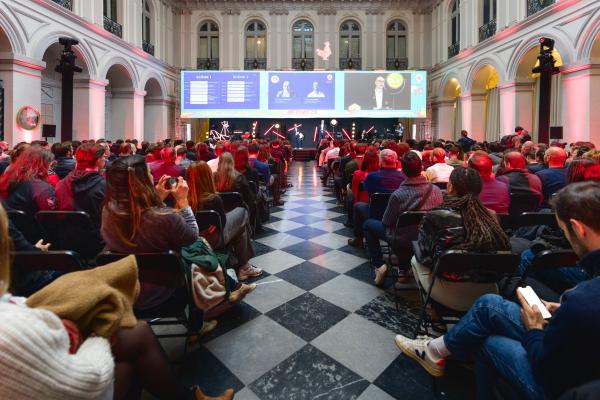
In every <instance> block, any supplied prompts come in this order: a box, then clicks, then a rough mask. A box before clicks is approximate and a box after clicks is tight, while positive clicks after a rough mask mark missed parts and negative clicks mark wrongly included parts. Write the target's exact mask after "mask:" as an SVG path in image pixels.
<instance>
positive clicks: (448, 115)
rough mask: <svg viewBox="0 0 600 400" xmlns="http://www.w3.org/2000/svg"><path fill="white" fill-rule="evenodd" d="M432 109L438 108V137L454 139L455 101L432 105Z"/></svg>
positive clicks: (443, 101)
mask: <svg viewBox="0 0 600 400" xmlns="http://www.w3.org/2000/svg"><path fill="white" fill-rule="evenodd" d="M431 106H432V107H437V119H436V121H435V124H436V127H437V137H438V138H439V139H446V140H447V139H452V136H453V132H452V125H453V119H454V100H453V99H447V100H441V101H438V102H435V103H432V105H431Z"/></svg>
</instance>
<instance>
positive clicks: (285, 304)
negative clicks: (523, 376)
mask: <svg viewBox="0 0 600 400" xmlns="http://www.w3.org/2000/svg"><path fill="white" fill-rule="evenodd" d="M289 181H290V182H291V183H292V184H293V185H294V187H292V188H290V189H288V190H287V193H286V194H285V196H284V197H283V200H284V201H285V205H284V206H283V207H276V208H275V209H273V210H272V214H271V215H272V216H273V217H274V218H272V222H271V223H269V224H267V225H266V227H265V232H264V233H262V234H261V235H258V236H257V239H256V243H255V250H256V257H255V258H254V259H252V260H251V262H252V263H253V264H254V265H256V266H259V267H261V268H263V269H264V271H265V274H264V276H262V277H260V279H258V280H256V281H255V282H256V283H257V284H258V287H257V289H256V290H255V291H254V292H253V293H251V294H250V295H249V296H247V297H246V299H245V300H244V301H243V302H242V303H241V304H240V305H238V306H236V307H234V308H233V309H231V310H229V311H228V312H227V313H226V314H224V315H223V316H221V317H220V318H219V326H218V328H217V329H216V330H215V331H213V332H211V333H210V334H208V335H207V336H206V337H204V338H203V339H202V342H201V345H200V346H199V347H197V348H195V349H193V350H192V351H189V352H188V353H187V354H186V355H185V357H184V359H183V362H182V363H181V364H180V367H179V368H180V371H181V376H182V378H183V380H184V383H186V384H189V385H191V384H199V385H200V387H202V388H203V389H205V391H206V392H207V393H208V394H211V395H214V394H217V393H218V392H220V391H222V390H223V389H225V388H226V387H232V388H234V390H235V391H236V396H235V398H236V399H237V400H251V399H252V400H256V399H261V400H270V399H273V400H275V399H294V400H303V399H322V400H324V399H330V400H334V399H339V400H348V399H359V400H384V399H430V398H431V399H433V398H448V399H468V398H473V397H474V388H473V377H472V374H470V373H468V372H467V373H465V371H464V370H463V369H462V367H461V368H460V369H459V371H458V372H453V371H452V369H451V371H450V373H449V374H448V375H449V377H447V378H444V379H441V380H438V382H436V384H435V385H434V382H433V380H432V378H431V377H429V375H427V374H426V373H425V372H424V371H423V370H422V369H420V368H419V367H418V366H416V365H415V364H414V363H413V362H411V361H410V360H409V359H407V358H406V357H405V356H404V355H402V354H401V353H400V352H399V351H398V349H397V348H396V346H395V345H394V341H393V339H394V335H395V334H396V333H405V334H410V333H411V332H412V327H413V324H414V321H415V318H416V315H417V313H418V303H416V302H415V301H414V300H409V299H407V300H406V301H401V302H400V311H398V310H397V309H396V307H395V304H394V300H393V297H392V295H390V294H389V293H387V292H386V291H384V290H381V289H379V288H377V287H375V286H374V285H373V283H372V282H373V273H372V271H371V270H370V267H369V263H368V260H367V258H366V256H365V254H364V252H363V251H362V250H356V249H354V248H352V247H351V246H348V245H347V240H348V238H349V237H351V235H352V230H351V229H348V228H346V227H345V226H344V225H343V222H344V221H345V218H344V216H343V214H342V210H341V209H340V208H336V204H335V203H336V202H335V198H334V195H333V192H332V189H331V188H329V187H323V186H322V184H321V181H320V180H319V172H318V170H317V168H316V166H315V164H314V162H307V163H294V164H293V166H292V168H291V171H290V179H289ZM412 298H413V299H414V298H415V297H414V296H413V297H412ZM434 387H435V388H436V389H435V390H434ZM436 394H437V397H436Z"/></svg>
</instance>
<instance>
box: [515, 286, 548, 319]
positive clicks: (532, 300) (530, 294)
mask: <svg viewBox="0 0 600 400" xmlns="http://www.w3.org/2000/svg"><path fill="white" fill-rule="evenodd" d="M517 291H518V292H519V293H520V294H521V296H522V297H523V298H524V299H525V301H526V302H527V304H528V305H529V307H532V308H533V306H534V305H535V306H536V307H537V309H538V310H539V311H540V313H541V314H542V318H544V319H548V318H550V317H552V314H550V312H549V311H548V309H547V308H546V306H545V305H544V303H542V301H541V300H540V298H539V297H538V295H537V294H535V292H534V291H533V289H532V288H531V286H526V287H520V288H517Z"/></svg>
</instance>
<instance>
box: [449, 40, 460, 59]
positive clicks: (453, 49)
mask: <svg viewBox="0 0 600 400" xmlns="http://www.w3.org/2000/svg"><path fill="white" fill-rule="evenodd" d="M459 50H460V43H458V42H456V43H452V44H451V45H450V46H448V58H452V57H454V56H455V55H457V54H458V51H459Z"/></svg>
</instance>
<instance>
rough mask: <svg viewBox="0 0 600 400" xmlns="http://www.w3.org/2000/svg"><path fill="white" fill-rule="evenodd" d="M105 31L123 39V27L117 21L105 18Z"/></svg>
mask: <svg viewBox="0 0 600 400" xmlns="http://www.w3.org/2000/svg"><path fill="white" fill-rule="evenodd" d="M104 30H107V31H109V32H110V33H112V34H113V35H115V36H118V37H120V38H122V37H123V27H122V26H121V24H119V23H118V22H117V21H113V20H112V19H110V18H108V17H107V16H104Z"/></svg>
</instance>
